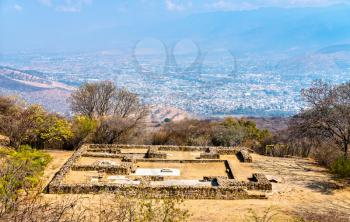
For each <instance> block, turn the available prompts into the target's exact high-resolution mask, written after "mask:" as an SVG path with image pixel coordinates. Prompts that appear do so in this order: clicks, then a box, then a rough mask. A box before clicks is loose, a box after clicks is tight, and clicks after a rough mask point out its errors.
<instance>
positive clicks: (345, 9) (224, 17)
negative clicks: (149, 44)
mask: <svg viewBox="0 0 350 222" xmlns="http://www.w3.org/2000/svg"><path fill="white" fill-rule="evenodd" d="M133 34H135V33H133ZM136 34H137V36H138V37H144V36H154V37H156V38H159V39H160V40H162V41H165V42H166V41H170V42H171V41H177V40H180V39H183V38H185V39H192V40H194V41H196V42H199V43H200V44H201V45H202V46H206V47H210V48H220V47H221V48H228V49H230V50H232V51H234V52H236V53H240V52H254V53H257V52H270V51H272V52H274V51H286V50H287V51H290V52H294V51H296V52H300V51H302V52H306V51H310V50H316V49H319V48H323V47H326V46H329V45H335V44H347V43H350V6H349V5H334V6H329V7H319V8H260V9H256V10H249V11H228V12H209V13H199V14H193V15H190V16H188V17H185V18H182V19H177V20H172V21H164V22H162V23H159V24H151V25H149V26H148V27H147V26H146V27H144V28H140V30H138V31H137V33H136Z"/></svg>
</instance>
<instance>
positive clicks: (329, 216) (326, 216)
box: [294, 209, 350, 222]
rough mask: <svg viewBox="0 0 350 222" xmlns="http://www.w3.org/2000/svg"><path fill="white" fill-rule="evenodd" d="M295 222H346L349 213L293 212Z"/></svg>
mask: <svg viewBox="0 0 350 222" xmlns="http://www.w3.org/2000/svg"><path fill="white" fill-rule="evenodd" d="M294 214H295V216H296V221H300V222H348V221H350V213H347V214H346V213H344V212H341V211H339V210H336V209H328V210H325V211H323V212H322V211H319V210H310V209H300V210H298V211H297V212H294Z"/></svg>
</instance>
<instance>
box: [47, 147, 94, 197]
mask: <svg viewBox="0 0 350 222" xmlns="http://www.w3.org/2000/svg"><path fill="white" fill-rule="evenodd" d="M87 148H88V145H82V146H81V147H80V148H78V149H77V150H76V151H75V152H74V153H73V155H72V156H71V157H69V158H68V160H67V161H66V163H65V164H63V166H62V167H61V168H60V170H59V171H58V172H57V173H56V174H55V176H54V177H53V178H52V180H51V181H50V183H49V184H48V185H47V186H46V188H45V191H46V192H50V191H49V190H50V188H51V187H57V186H60V184H61V182H62V181H63V179H64V176H65V175H66V174H67V173H68V172H69V171H70V169H71V167H72V166H73V165H74V163H75V162H76V161H77V160H78V159H79V158H80V157H81V156H82V154H83V153H84V152H85V151H86V150H87Z"/></svg>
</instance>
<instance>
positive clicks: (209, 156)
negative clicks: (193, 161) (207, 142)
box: [199, 152, 220, 159]
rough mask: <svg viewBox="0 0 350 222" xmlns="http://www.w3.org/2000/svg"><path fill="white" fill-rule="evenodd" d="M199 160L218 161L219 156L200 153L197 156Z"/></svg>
mask: <svg viewBox="0 0 350 222" xmlns="http://www.w3.org/2000/svg"><path fill="white" fill-rule="evenodd" d="M199 158H200V159H220V155H219V154H218V153H206V152H204V153H201V154H200V156H199Z"/></svg>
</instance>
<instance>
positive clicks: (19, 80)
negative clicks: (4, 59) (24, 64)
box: [0, 66, 74, 92]
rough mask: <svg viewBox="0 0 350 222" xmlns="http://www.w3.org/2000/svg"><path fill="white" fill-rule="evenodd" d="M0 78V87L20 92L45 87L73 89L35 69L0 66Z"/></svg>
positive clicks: (43, 88)
mask: <svg viewBox="0 0 350 222" xmlns="http://www.w3.org/2000/svg"><path fill="white" fill-rule="evenodd" d="M0 80H1V81H0V88H4V89H8V90H18V91H21V92H31V91H39V90H45V89H59V90H66V91H71V90H74V87H71V86H68V85H66V84H64V83H61V82H57V81H51V80H49V79H48V77H47V75H46V74H45V73H42V72H38V71H35V70H19V69H14V68H11V67H6V66H0Z"/></svg>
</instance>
